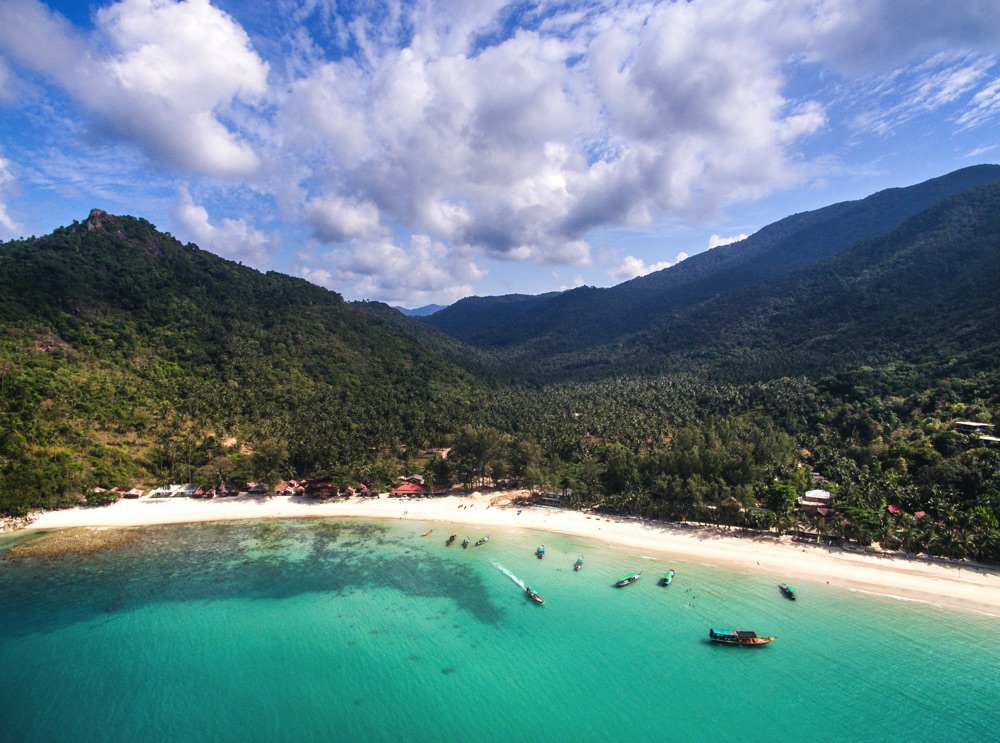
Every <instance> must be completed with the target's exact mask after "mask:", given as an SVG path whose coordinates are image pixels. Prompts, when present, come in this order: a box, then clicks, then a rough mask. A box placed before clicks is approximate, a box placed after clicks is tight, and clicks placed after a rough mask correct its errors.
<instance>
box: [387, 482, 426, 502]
mask: <svg viewBox="0 0 1000 743" xmlns="http://www.w3.org/2000/svg"><path fill="white" fill-rule="evenodd" d="M404 479H405V478H404ZM420 479H421V481H422V480H423V478H420ZM390 495H394V496H397V497H406V498H409V497H412V496H415V495H416V496H424V495H427V488H425V487H424V486H423V484H420V485H418V484H417V483H415V482H409V481H407V482H403V483H402V484H400V485H399V487H396V488H393V489H392V492H391V493H390Z"/></svg>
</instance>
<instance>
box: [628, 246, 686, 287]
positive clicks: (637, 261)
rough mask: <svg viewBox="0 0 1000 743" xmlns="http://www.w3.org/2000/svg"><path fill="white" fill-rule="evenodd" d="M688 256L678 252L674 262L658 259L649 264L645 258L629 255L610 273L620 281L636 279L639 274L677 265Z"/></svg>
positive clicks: (642, 274) (643, 274)
mask: <svg viewBox="0 0 1000 743" xmlns="http://www.w3.org/2000/svg"><path fill="white" fill-rule="evenodd" d="M687 257H688V256H687V253H678V254H677V257H676V258H675V259H674V260H673V262H671V261H657V262H656V263H649V264H647V263H646V262H645V261H644V260H642V258H636V257H635V256H634V255H627V256H625V258H624V259H623V260H622V262H621V263H620V264H619V265H618V266H616V267H615V268H613V269H611V270H610V271H609V272H608V275H609V276H611V278H612V279H616V280H618V281H628V280H629V279H634V278H636V277H638V276H645V275H646V274H650V273H653V272H654V271H662V270H663V269H664V268H670V267H671V266H674V265H677V264H678V263H680V262H681V261H683V260H684V259H685V258H687Z"/></svg>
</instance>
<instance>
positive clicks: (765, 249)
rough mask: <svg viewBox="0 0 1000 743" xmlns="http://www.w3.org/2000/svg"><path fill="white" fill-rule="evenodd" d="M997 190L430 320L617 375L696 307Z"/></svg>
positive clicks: (964, 174) (856, 216)
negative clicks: (603, 284) (629, 350)
mask: <svg viewBox="0 0 1000 743" xmlns="http://www.w3.org/2000/svg"><path fill="white" fill-rule="evenodd" d="M997 180H1000V166H996V165H979V166H974V167H970V168H965V169H963V170H959V171H956V172H954V173H951V174H949V175H946V176H942V177H940V178H935V179H933V180H929V181H927V182H925V183H921V184H919V185H916V186H910V187H908V188H894V189H889V190H886V191H881V192H879V193H876V194H874V195H872V196H869V197H868V198H866V199H862V200H860V201H853V202H845V203H841V204H835V205H833V206H829V207H825V208H823V209H818V210H815V211H812V212H807V213H804V214H797V215H794V216H791V217H788V218H786V219H783V220H781V221H779V222H776V223H774V224H772V225H770V226H768V227H765V228H763V229H761V230H760V231H759V232H757V233H755V234H754V235H752V236H751V237H749V238H747V239H746V240H743V241H740V242H738V243H734V244H731V245H726V246H721V247H718V248H715V249H714V250H711V251H707V252H705V253H701V254H699V255H695V256H692V257H691V258H688V259H687V260H685V261H683V262H681V263H679V264H677V265H675V266H671V267H670V268H667V269H664V270H663V271H659V272H656V273H653V274H650V275H648V276H643V277H640V278H636V279H633V280H632V281H628V282H625V283H623V284H620V285H618V286H614V287H611V288H608V289H596V288H593V287H583V288H580V289H575V290H572V291H567V292H562V293H558V294H550V295H543V296H541V297H522V296H518V295H513V296H511V297H492V298H489V297H488V298H481V297H473V298H469V299H464V300H461V301H459V302H456V303H455V304H454V305H452V306H451V307H448V308H447V309H445V310H442V311H441V312H438V313H435V314H434V315H431V316H430V317H427V318H423V320H424V322H427V323H428V324H430V325H432V326H433V327H436V328H438V329H440V330H442V331H444V332H446V333H449V334H450V335H453V336H454V337H455V338H458V339H459V340H461V341H463V342H465V343H469V344H472V345H475V346H477V347H480V348H484V349H503V350H504V353H505V354H506V355H507V356H508V357H510V356H513V357H515V358H518V359H520V360H522V361H531V362H536V363H538V364H541V365H543V366H545V367H546V368H549V369H551V370H552V371H553V373H558V374H559V375H564V374H565V373H567V372H570V373H575V372H576V370H577V369H578V368H579V367H580V366H583V367H585V368H587V369H589V370H590V373H595V374H600V373H604V372H602V371H601V369H602V367H603V368H604V369H605V371H614V369H615V368H616V367H615V364H613V363H611V362H612V360H614V359H616V358H617V357H618V356H620V355H621V354H620V353H619V352H618V351H616V350H615V348H616V347H617V346H619V345H621V344H625V345H628V344H630V343H633V344H634V342H635V340H636V338H635V337H636V336H637V335H638V334H642V333H646V332H649V331H652V329H654V328H657V327H659V326H661V325H663V324H669V323H670V322H672V318H674V317H675V316H676V315H679V314H683V313H684V312H686V311H688V310H690V309H691V308H692V307H695V306H697V305H699V304H701V303H705V302H712V301H716V300H723V301H724V300H725V298H726V297H728V296H730V295H731V294H733V293H735V292H740V291H742V290H747V289H751V288H752V287H755V286H757V285H760V284H761V283H762V282H765V281H771V280H774V279H776V278H778V277H780V276H783V275H787V274H790V273H792V272H795V271H797V270H800V269H804V268H807V267H809V266H813V265H817V264H820V263H822V262H824V261H827V260H830V259H831V258H832V257H834V256H836V255H837V254H838V253H840V252H842V251H844V250H847V249H848V248H850V247H852V246H853V245H855V244H857V243H858V242H859V241H861V240H866V239H871V238H874V237H878V236H879V235H882V234H885V233H887V232H889V231H890V230H893V229H895V228H896V227H898V226H899V225H901V224H902V223H903V222H904V221H905V220H907V219H909V218H911V217H913V216H914V215H916V214H919V213H920V212H922V211H924V210H925V209H927V208H928V207H930V206H932V205H934V204H936V203H939V202H940V201H942V200H943V199H945V198H947V197H949V196H952V195H954V194H957V193H960V192H962V191H965V190H967V189H969V188H972V187H975V186H978V185H982V184H986V183H991V182H995V181H997ZM647 342H648V339H645V338H644V339H642V340H641V343H642V344H645V343H647ZM635 361H636V364H637V365H638V366H642V364H641V363H640V362H639V360H635Z"/></svg>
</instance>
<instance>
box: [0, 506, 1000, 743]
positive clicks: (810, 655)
mask: <svg viewBox="0 0 1000 743" xmlns="http://www.w3.org/2000/svg"><path fill="white" fill-rule="evenodd" d="M431 528H433V532H432V533H431V534H430V535H428V536H427V537H422V536H421V534H422V533H423V532H424V531H426V530H427V529H431ZM452 532H457V533H458V540H457V542H458V543H456V544H455V545H453V546H451V547H446V546H445V544H444V542H445V539H446V538H447V536H448V535H449V534H450V533H452ZM137 535H138V537H139V538H138V539H136V540H135V541H134V542H132V543H130V544H127V545H126V546H122V547H120V548H116V549H113V550H109V551H106V552H101V553H98V554H94V555H86V556H84V555H73V554H69V555H61V556H57V557H46V558H35V557H24V558H19V559H9V557H8V558H7V559H0V689H2V695H0V740H3V741H172V742H175V741H241V743H246V742H247V741H297V742H301V741H313V740H337V741H348V740H349V741H383V740H393V741H395V740H400V741H401V740H408V741H411V740H413V741H425V740H426V741H431V740H440V739H441V738H443V737H456V738H468V737H471V738H475V739H479V740H488V741H492V740H507V741H528V740H542V739H547V740H553V741H563V740H565V741H606V740H612V739H614V740H669V741H715V740H717V741H770V740H793V739H795V740H803V739H808V740H813V741H951V740H954V741H958V740H963V741H964V740H1000V705H998V703H997V699H998V698H1000V676H998V674H997V669H998V668H1000V652H998V650H997V643H996V642H995V636H996V633H997V629H998V625H997V621H996V619H995V618H992V617H986V616H982V615H978V614H975V613H969V612H959V611H954V610H943V609H939V608H936V607H934V606H929V605H926V604H920V603H914V602H904V601H899V600H894V599H888V598H880V597H876V596H871V595H865V594H860V593H853V592H848V591H843V590H837V589H833V588H831V587H829V586H827V585H825V584H823V585H821V584H810V583H808V582H806V583H803V582H797V583H796V588H797V590H798V593H799V596H800V598H799V600H797V601H795V602H792V601H788V600H787V599H785V598H784V597H783V596H782V595H781V593H780V591H779V590H778V588H777V583H779V582H780V581H781V580H783V579H784V576H780V575H770V574H765V573H752V572H734V571H732V570H725V569H722V568H719V567H716V566H712V565H706V564H702V563H699V562H694V561H689V560H682V559H672V558H669V557H664V556H662V555H646V554H643V553H641V552H638V551H635V550H630V549H627V548H621V547H614V546H610V545H604V544H599V543H595V542H589V541H586V540H583V539H580V538H576V537H568V536H560V535H551V534H541V533H538V532H529V531H518V530H513V529H510V530H496V529H494V530H493V533H492V535H491V539H490V541H489V542H488V543H487V544H485V545H483V546H482V547H470V548H469V549H462V547H461V545H460V542H461V540H462V538H463V537H464V536H466V535H468V536H470V537H471V538H472V540H473V542H475V540H476V539H477V538H478V537H480V536H482V534H480V533H479V532H478V531H475V530H473V529H470V528H469V527H465V526H454V527H451V526H448V525H442V524H421V523H416V522H398V521H370V520H346V519H336V520H334V519H308V520H268V521H254V522H225V523H212V524H192V525H179V526H156V527H146V528H143V529H141V530H137ZM38 538H40V539H44V538H46V537H45V536H44V535H43V536H41V537H38ZM543 542H544V544H545V547H546V555H545V558H544V560H539V559H537V558H536V557H535V554H534V553H535V549H536V548H537V546H538V545H539V544H540V543H543ZM0 547H2V545H0ZM580 555H583V556H584V557H585V561H586V563H585V565H584V568H583V569H582V570H581V571H579V572H575V571H574V570H573V563H574V562H575V561H576V559H577V557H579V556H580ZM671 567H672V568H674V569H676V571H677V575H676V577H675V579H674V582H673V584H672V585H670V586H669V587H663V586H661V585H659V584H658V581H659V579H660V578H662V576H663V574H664V572H665V571H666V570H667V569H668V568H671ZM638 570H643V571H644V572H643V576H642V578H641V579H640V580H639V581H638V582H637V583H635V584H634V585H632V586H629V587H627V588H623V589H617V588H614V587H613V584H614V582H615V581H617V580H618V579H619V578H621V577H622V576H623V575H625V574H627V573H630V572H634V571H638ZM521 584H527V585H530V586H531V587H532V588H534V589H535V590H536V591H537V592H538V593H539V594H541V595H542V596H543V597H544V599H545V604H544V605H542V606H539V605H536V604H534V603H532V602H530V601H529V600H528V599H527V597H526V596H525V593H524V591H523V590H522V588H521ZM713 626H714V627H716V628H724V629H751V630H755V631H757V632H758V633H759V634H767V635H775V636H776V637H777V638H778V639H777V640H776V641H775V642H774V643H772V644H771V645H769V646H767V647H764V648H757V649H741V648H730V647H720V646H716V645H712V644H710V643H708V642H707V635H708V629H709V627H713Z"/></svg>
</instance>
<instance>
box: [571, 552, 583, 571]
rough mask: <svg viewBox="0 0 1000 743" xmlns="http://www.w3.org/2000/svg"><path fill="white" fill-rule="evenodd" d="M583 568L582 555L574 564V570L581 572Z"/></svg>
mask: <svg viewBox="0 0 1000 743" xmlns="http://www.w3.org/2000/svg"><path fill="white" fill-rule="evenodd" d="M582 567H583V555H580V557H579V559H578V560H577V561H576V562H575V563H574V564H573V570H579V569H580V568H582Z"/></svg>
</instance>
